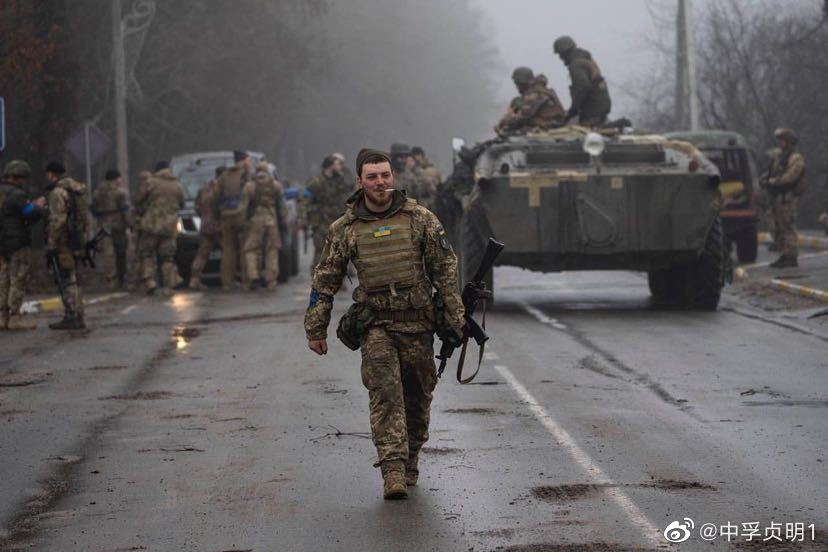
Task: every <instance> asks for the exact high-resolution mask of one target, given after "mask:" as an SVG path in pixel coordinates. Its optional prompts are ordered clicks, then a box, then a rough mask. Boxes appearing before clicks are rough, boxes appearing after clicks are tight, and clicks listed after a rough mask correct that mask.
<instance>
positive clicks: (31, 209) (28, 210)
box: [20, 203, 35, 217]
mask: <svg viewBox="0 0 828 552" xmlns="http://www.w3.org/2000/svg"><path fill="white" fill-rule="evenodd" d="M34 208H35V206H34V204H32V203H27V204H26V205H25V206H24V207H23V208H22V209H21V210H20V213H21V214H22V215H23V216H24V217H28V216H29V215H31V214H32V213H33V212H34Z"/></svg>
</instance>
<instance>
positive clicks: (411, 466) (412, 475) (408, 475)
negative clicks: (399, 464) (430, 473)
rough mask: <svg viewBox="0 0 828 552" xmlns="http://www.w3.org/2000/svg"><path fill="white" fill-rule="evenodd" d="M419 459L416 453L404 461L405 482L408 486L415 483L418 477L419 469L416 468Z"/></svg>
mask: <svg viewBox="0 0 828 552" xmlns="http://www.w3.org/2000/svg"><path fill="white" fill-rule="evenodd" d="M419 459H420V458H419V456H418V455H417V454H413V455H411V456H409V457H408V460H406V461H405V484H406V485H408V486H409V487H413V486H414V485H416V484H417V479H418V478H419V477H420V470H419V469H418V468H417V464H418V463H419Z"/></svg>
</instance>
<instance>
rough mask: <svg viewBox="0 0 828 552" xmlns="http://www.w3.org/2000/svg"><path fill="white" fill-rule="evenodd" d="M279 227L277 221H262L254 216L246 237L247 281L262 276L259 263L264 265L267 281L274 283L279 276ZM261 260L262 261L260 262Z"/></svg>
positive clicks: (245, 268) (245, 262)
mask: <svg viewBox="0 0 828 552" xmlns="http://www.w3.org/2000/svg"><path fill="white" fill-rule="evenodd" d="M281 245H282V242H281V240H280V237H279V227H278V226H276V221H275V220H273V221H267V222H265V221H262V220H260V219H259V218H257V217H253V219H252V220H251V221H250V224H249V226H248V227H247V233H246V234H245V237H244V247H243V250H244V272H245V281H246V282H247V283H250V282H254V281H255V280H258V279H259V277H260V273H259V265H260V264H261V265H262V268H263V271H262V272H263V274H262V276H263V277H264V280H265V282H266V283H267V284H268V285H274V284H275V283H276V278H277V277H278V276H279V247H281ZM260 261H261V263H260Z"/></svg>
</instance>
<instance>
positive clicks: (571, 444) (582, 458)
mask: <svg viewBox="0 0 828 552" xmlns="http://www.w3.org/2000/svg"><path fill="white" fill-rule="evenodd" d="M529 308H532V307H527V310H528V309H529ZM495 370H497V371H498V372H500V375H501V376H503V379H505V380H506V382H507V383H508V384H509V385H510V386H511V387H512V389H513V390H514V391H515V393H517V394H518V396H519V397H520V398H521V399H522V400H523V401H524V402H525V403H526V406H527V407H528V408H529V410H530V411H531V412H532V414H533V415H534V416H535V418H537V420H538V421H539V422H540V423H541V425H543V427H544V428H545V429H546V430H547V431H548V432H549V433H550V434H551V435H552V437H554V438H555V440H556V441H557V442H558V444H559V445H561V446H562V447H563V448H564V449H566V451H567V452H568V453H569V455H570V456H572V458H573V459H574V460H575V461H576V462H577V463H578V464H579V465H580V466H581V468H583V469H584V471H586V472H587V473H588V474H590V475H591V476H592V477H593V478H595V480H596V482H597V483H599V484H604V485H612V484H613V481H612V480H611V479H610V478H609V477H608V476H607V475H606V474H605V473H604V471H603V470H602V469H601V468H600V467H598V465H597V464H596V463H595V462H594V461H593V460H592V458H591V457H590V456H589V454H587V452H586V451H585V450H584V449H582V448H581V447H580V446H579V445H578V443H576V442H575V440H574V439H573V438H572V437H571V436H570V435H569V433H568V432H567V431H566V430H565V429H564V428H563V427H561V425H560V424H558V422H557V421H555V419H554V418H553V417H552V416H550V415H549V413H548V412H547V411H546V409H545V408H544V407H543V406H541V404H540V403H539V402H538V401H537V399H535V397H534V396H532V394H531V393H529V391H528V390H527V389H526V388H525V387H524V386H523V384H522V383H520V381H518V379H517V378H516V377H515V375H514V374H512V371H511V370H509V368H508V367H507V366H504V365H501V364H496V365H495ZM606 494H607V495H609V497H610V498H612V499H613V500H614V501H615V503H616V504H617V505H618V506H619V507H620V508H621V509H622V510H623V511H624V513H625V514H626V515H627V517H628V518H629V520H630V521H631V522H632V523H633V525H635V526H636V527H637V528H638V529H639V531H640V532H641V535H642V536H643V537H644V538H646V539H647V541H648V542H649V544H651V545H653V546H659V545H663V544H664V541H663V540H661V539H659V538H658V536H660V535H661V531H659V529H658V528H656V526H655V525H653V523H652V522H651V521H650V520H649V519H648V518H647V516H646V514H644V512H642V511H641V510H640V509H639V508H638V506H636V505H635V503H634V502H633V501H632V499H630V497H629V496H627V494H626V493H624V492H623V491H622V490H621V489H619V488H618V487H612V486H609V487H608V488H607V489H606Z"/></svg>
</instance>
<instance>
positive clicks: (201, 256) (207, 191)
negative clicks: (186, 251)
mask: <svg viewBox="0 0 828 552" xmlns="http://www.w3.org/2000/svg"><path fill="white" fill-rule="evenodd" d="M223 172H224V167H216V176H215V178H213V179H212V180H211V181H210V182H208V183H207V184H205V185H204V186H202V187H201V189H199V190H198V194H196V198H195V210H196V214H197V215H198V216H199V217H200V218H201V227H200V228H199V230H198V233H199V240H198V251H196V254H195V258H193V264H192V266H191V267H190V282H189V287H190V289H203V288H204V284H203V283H201V273H202V272H203V271H204V267H205V265H206V264H207V261H208V260H209V259H210V252H211V251H212V250H214V249H217V248H218V247H220V240H221V225H220V224H219V221H218V219H217V218H216V216H215V213H214V212H213V203H214V202H215V197H216V189H217V187H218V178H219V177H220V176H221V175H222V173H223Z"/></svg>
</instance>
